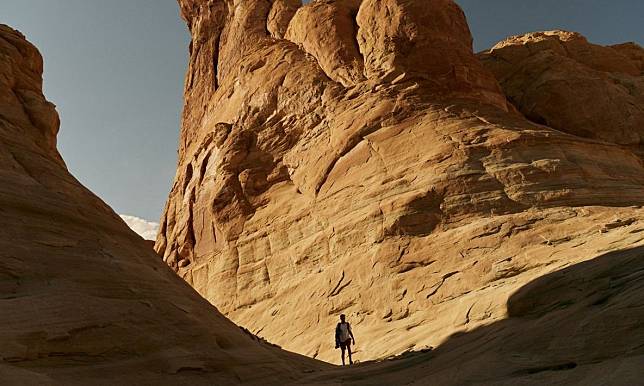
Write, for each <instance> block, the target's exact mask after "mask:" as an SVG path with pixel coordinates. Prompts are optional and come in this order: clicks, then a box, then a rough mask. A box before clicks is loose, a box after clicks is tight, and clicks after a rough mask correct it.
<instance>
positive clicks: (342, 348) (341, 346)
mask: <svg viewBox="0 0 644 386" xmlns="http://www.w3.org/2000/svg"><path fill="white" fill-rule="evenodd" d="M340 349H341V350H342V366H344V346H343V345H340Z"/></svg>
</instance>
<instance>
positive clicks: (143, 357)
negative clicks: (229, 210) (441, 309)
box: [0, 25, 320, 385]
mask: <svg viewBox="0 0 644 386" xmlns="http://www.w3.org/2000/svg"><path fill="white" fill-rule="evenodd" d="M41 75H42V59H41V57H40V54H39V53H38V51H37V50H36V48H35V47H34V46H32V45H31V44H30V43H28V42H27V41H26V40H25V38H24V36H22V35H21V34H20V33H19V32H17V31H14V30H13V29H11V28H9V27H7V26H4V25H0V101H1V102H0V326H1V327H0V383H1V384H3V385H32V384H33V385H35V384H37V385H49V384H56V385H59V384H65V385H72V384H79V385H88V384H213V383H218V384H231V383H240V382H255V383H257V382H268V383H274V384H278V383H284V382H288V381H289V380H295V379H298V378H299V377H300V376H301V374H302V370H304V369H314V368H318V367H319V366H320V365H319V364H314V363H312V361H305V362H303V360H304V358H301V357H295V356H293V355H290V354H288V353H285V352H283V351H281V350H277V349H276V348H273V347H269V346H268V345H260V344H259V343H258V342H257V341H256V340H255V339H253V337H251V336H249V335H248V334H245V333H243V332H242V331H241V330H240V329H239V328H238V327H237V326H235V325H234V324H232V323H231V322H230V321H228V320H226V318H224V317H223V316H222V315H221V314H220V313H219V312H218V311H217V310H216V309H215V308H214V307H212V306H210V305H209V304H208V303H207V302H206V301H204V300H203V299H201V298H200V297H199V295H198V294H196V293H195V292H194V290H192V289H191V288H189V287H188V286H187V285H186V284H185V283H184V282H183V281H182V280H181V279H180V278H178V277H177V276H176V275H175V274H174V272H172V271H171V270H169V269H168V268H167V266H165V265H164V264H163V263H162V262H161V260H160V258H159V256H157V255H156V253H154V251H153V250H152V249H151V248H150V246H149V245H148V244H146V242H145V241H144V240H143V239H141V238H140V237H139V236H137V235H136V234H135V233H134V232H132V231H131V230H130V229H129V228H128V227H127V225H126V224H125V223H124V222H123V221H122V220H121V219H120V218H119V216H118V215H116V214H115V213H114V212H113V211H112V210H111V209H110V208H109V207H108V206H107V205H105V204H104V203H103V202H102V201H101V200H99V199H98V198H97V197H96V196H94V195H93V194H92V193H91V192H90V191H88V190H87V189H85V188H84V187H83V186H81V185H80V184H79V183H78V181H77V180H76V179H74V178H73V177H72V176H71V175H70V174H69V173H68V171H67V170H66V168H65V165H64V164H63V162H62V160H61V158H60V155H59V154H58V152H57V150H56V148H55V139H56V133H57V131H58V115H57V114H56V111H55V109H54V106H53V105H52V104H51V103H49V102H47V101H46V100H45V98H44V97H43V95H42V90H41V86H42V78H41ZM289 361H293V363H289Z"/></svg>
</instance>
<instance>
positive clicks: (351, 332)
mask: <svg viewBox="0 0 644 386" xmlns="http://www.w3.org/2000/svg"><path fill="white" fill-rule="evenodd" d="M347 329H348V330H349V335H351V340H353V344H356V338H354V337H353V331H351V325H350V324H349V323H347Z"/></svg>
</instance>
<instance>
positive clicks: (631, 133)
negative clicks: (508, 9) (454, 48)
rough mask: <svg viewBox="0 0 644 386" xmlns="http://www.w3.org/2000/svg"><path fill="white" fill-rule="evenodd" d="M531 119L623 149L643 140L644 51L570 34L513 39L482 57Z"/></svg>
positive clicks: (551, 33)
mask: <svg viewBox="0 0 644 386" xmlns="http://www.w3.org/2000/svg"><path fill="white" fill-rule="evenodd" d="M480 57H481V59H482V60H483V63H484V64H485V65H486V66H487V67H488V68H489V69H490V70H491V71H492V72H493V73H494V74H495V75H496V77H497V79H499V82H500V84H501V86H502V87H503V90H504V91H505V93H506V94H507V96H508V98H509V99H510V101H511V102H512V103H513V104H514V105H515V106H516V107H517V108H518V109H519V110H520V111H521V112H522V113H523V114H525V116H526V117H528V118H530V119H531V120H533V121H535V122H538V123H542V124H545V125H548V126H550V127H553V128H555V129H558V130H561V131H564V132H567V133H571V134H574V135H577V136H581V137H586V138H593V139H598V140H602V141H607V142H613V143H618V144H622V145H641V144H642V141H643V139H644V66H643V63H644V60H643V59H644V50H643V49H642V48H641V47H639V46H637V45H636V44H632V43H631V44H623V45H618V46H613V47H602V46H598V45H595V44H591V43H589V42H588V41H587V40H586V39H585V38H584V37H583V36H581V35H579V34H577V33H572V32H565V31H551V32H536V33H531V34H527V35H523V36H515V37H511V38H509V39H507V40H504V41H503V42H501V43H499V44H497V45H496V46H495V47H494V48H492V49H491V50H489V51H487V52H485V53H483V54H481V55H480Z"/></svg>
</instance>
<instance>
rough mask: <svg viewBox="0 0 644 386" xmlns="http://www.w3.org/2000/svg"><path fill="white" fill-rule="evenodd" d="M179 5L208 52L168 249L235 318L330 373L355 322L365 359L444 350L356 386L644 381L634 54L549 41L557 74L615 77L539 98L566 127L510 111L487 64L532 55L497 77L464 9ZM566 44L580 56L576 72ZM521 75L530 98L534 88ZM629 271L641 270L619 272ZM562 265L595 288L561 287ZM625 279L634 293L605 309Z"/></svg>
mask: <svg viewBox="0 0 644 386" xmlns="http://www.w3.org/2000/svg"><path fill="white" fill-rule="evenodd" d="M179 4H180V7H181V11H182V15H183V17H184V18H185V19H186V21H187V23H188V26H189V28H190V31H191V33H192V43H191V50H190V64H189V69H188V72H187V75H186V85H185V95H186V100H185V105H184V111H183V121H182V128H181V143H180V147H179V156H180V160H179V165H178V169H177V174H176V177H175V181H174V185H173V188H172V191H171V193H170V197H169V199H168V202H167V205H166V208H165V212H164V214H163V217H162V221H161V228H160V233H159V236H158V238H157V242H156V250H157V251H158V252H159V253H160V254H162V255H163V256H164V260H165V261H166V263H167V264H168V265H169V266H171V267H172V268H173V269H174V270H176V271H177V272H178V274H179V275H180V276H181V277H183V278H184V279H185V280H186V281H187V282H188V283H190V284H191V285H192V286H193V287H194V288H195V289H197V290H198V291H199V293H201V294H202V295H203V296H204V297H205V298H206V299H208V300H210V301H211V302H212V303H213V304H214V305H216V306H217V307H218V308H219V309H220V310H221V311H222V312H223V313H224V314H225V315H227V316H228V317H230V318H231V319H232V320H233V321H234V322H236V323H238V324H240V325H241V326H244V327H246V328H248V329H249V330H251V331H252V332H253V333H256V334H258V335H259V336H262V337H264V338H266V339H267V340H269V341H271V342H273V343H276V344H278V345H280V346H282V347H284V348H285V349H288V350H292V351H295V352H298V353H301V354H305V355H308V356H312V357H314V358H317V359H321V360H324V361H331V362H334V363H338V361H339V357H338V352H337V351H336V350H334V349H333V327H334V326H335V323H336V320H337V316H338V314H340V313H345V314H347V316H348V318H349V320H350V321H351V322H352V323H353V326H354V330H355V331H356V334H357V340H358V344H357V346H356V350H357V353H356V358H357V359H358V360H360V361H365V360H373V359H382V358H387V357H390V356H392V355H397V354H401V353H404V352H407V351H410V350H412V351H413V350H423V349H426V348H428V347H429V346H433V347H436V346H438V345H440V344H442V346H440V347H439V348H438V349H437V351H435V352H434V353H432V354H427V355H428V356H423V355H421V354H418V356H413V355H412V356H411V359H408V360H407V359H402V360H401V361H400V362H385V363H384V364H381V366H383V368H386V369H388V370H382V369H381V370H377V369H374V367H373V366H371V367H369V366H366V367H364V368H363V367H360V372H356V373H355V374H354V375H353V376H349V378H342V379H345V380H346V381H347V382H349V381H351V382H353V381H355V382H358V383H359V382H362V381H364V382H366V383H365V384H368V383H369V382H375V381H373V379H372V378H369V379H370V380H368V379H367V378H360V377H367V374H371V375H372V376H373V375H374V374H378V376H382V377H385V378H386V377H387V376H391V377H397V376H398V377H401V378H399V379H400V380H402V379H403V378H404V377H405V376H406V377H408V379H410V380H411V381H414V380H415V381H418V382H419V384H423V382H427V381H428V380H429V378H423V377H425V376H426V374H434V375H435V376H436V377H437V379H441V380H442V381H443V383H441V384H449V383H450V382H453V383H455V384H462V382H466V381H467V382H475V381H476V380H477V379H478V382H480V383H483V384H495V382H499V383H503V382H511V381H510V380H511V379H518V378H521V379H525V381H526V382H530V381H531V380H535V379H536V380H539V379H541V380H542V381H543V380H544V379H549V380H551V381H553V382H555V381H557V382H564V380H565V379H566V378H565V377H576V378H575V379H580V380H585V381H586V382H587V383H593V382H596V383H597V384H601V382H602V380H603V381H611V380H612V381H615V380H626V379H630V378H628V377H629V376H633V374H634V373H636V370H635V369H636V367H633V366H635V365H634V364H635V363H636V360H635V359H632V358H635V357H637V356H639V358H641V356H642V354H643V350H644V349H643V347H644V346H642V343H644V342H643V341H642V328H641V327H639V326H638V324H637V322H636V320H637V317H641V316H642V312H643V311H642V310H643V309H642V307H641V306H640V305H641V304H642V300H643V299H642V295H640V294H638V293H637V291H635V290H634V288H636V287H638V286H641V271H640V270H641V264H642V263H641V256H642V250H641V248H638V246H641V245H642V244H643V237H644V235H643V234H642V218H643V217H642V216H643V215H644V212H643V211H642V209H641V205H642V204H643V203H644V189H643V188H644V163H643V161H642V157H641V154H642V151H641V150H642V148H641V141H640V138H641V129H642V127H644V126H642V125H639V124H636V123H634V122H635V121H636V120H637V119H639V118H637V114H636V113H637V111H640V110H641V108H642V102H641V100H640V99H637V98H639V97H638V95H639V94H638V93H639V91H637V90H639V89H638V88H637V87H634V88H633V90H634V91H633V92H632V95H631V94H629V93H627V92H624V91H623V90H622V89H619V90H618V91H615V92H618V93H622V94H623V95H622V94H620V95H622V97H623V98H624V99H623V101H624V102H620V101H614V100H613V99H611V97H610V93H612V92H613V88H615V87H622V88H623V86H620V85H617V84H616V82H626V83H628V82H631V83H632V84H636V83H637V82H639V80H638V79H639V78H638V76H639V75H638V74H641V65H642V60H641V58H642V56H641V52H640V49H639V48H638V47H636V46H634V45H624V46H618V47H617V48H599V47H598V46H591V45H590V44H589V43H587V42H585V40H583V39H582V38H580V37H578V35H574V34H570V35H565V34H559V33H555V34H551V33H544V34H543V36H545V37H547V38H544V39H545V40H547V41H550V40H553V41H552V42H550V43H548V44H551V45H553V46H555V47H559V48H558V51H557V52H555V53H553V54H552V55H561V59H560V60H559V59H558V60H555V61H548V60H545V62H544V66H545V67H544V70H546V73H547V72H548V71H553V72H555V73H556V74H557V75H556V76H558V77H559V78H567V77H568V78H571V79H576V78H580V79H581V80H580V82H581V83H580V84H586V83H584V82H585V81H586V79H587V78H589V77H590V76H591V75H590V74H591V72H592V74H595V75H596V74H600V73H601V74H603V75H601V77H600V76H598V75H597V79H595V80H596V81H597V83H592V82H591V84H589V85H588V86H587V87H586V88H584V89H577V88H575V87H571V88H570V89H566V90H565V93H564V94H562V96H561V102H557V103H555V102H554V101H548V100H547V98H546V97H544V94H540V93H539V91H538V90H537V91H535V94H534V100H533V101H531V102H530V103H531V104H530V105H529V106H536V107H534V109H532V110H530V111H551V110H552V111H553V114H554V115H553V116H555V117H557V119H558V120H556V122H555V121H554V120H553V121H550V120H549V119H550V118H547V119H546V118H544V119H538V117H535V116H533V115H532V114H530V113H529V112H528V111H527V110H526V109H525V106H524V105H523V104H521V103H518V102H517V100H515V98H514V97H513V94H512V90H514V89H510V88H508V82H506V81H505V80H504V79H505V78H504V77H503V76H504V75H503V71H505V69H506V67H507V66H511V65H512V62H510V64H508V63H505V62H503V63H497V61H498V62H501V59H498V60H497V59H496V56H495V55H497V56H498V55H501V53H502V52H505V51H504V50H505V49H507V50H508V52H509V53H508V55H509V56H510V57H512V55H513V54H512V52H513V51H512V50H514V49H515V48H513V47H514V45H521V44H524V45H525V47H527V48H525V47H524V48H520V47H519V48H516V50H519V51H520V50H523V51H529V50H531V48H530V47H531V46H530V45H531V44H532V43H531V42H532V40H534V39H537V38H534V39H533V38H517V39H515V40H516V41H517V42H515V40H512V39H511V40H510V42H511V43H505V44H501V45H500V46H497V47H496V48H495V49H494V50H492V51H491V53H489V54H486V55H484V56H483V63H485V66H484V65H483V64H482V63H481V61H480V60H479V59H478V58H477V56H476V55H474V53H473V52H472V45H471V42H472V38H471V35H470V32H469V29H468V26H467V22H466V19H465V16H464V15H463V13H462V11H461V10H460V9H459V8H458V7H457V6H456V5H455V4H454V3H453V2H452V1H448V0H430V1H422V2H420V1H418V2H416V1H404V0H364V1H331V0H325V1H321V0H320V1H313V2H311V3H310V4H308V5H306V6H302V7H300V8H299V9H298V10H297V11H296V12H295V13H293V12H292V8H291V7H290V6H288V7H287V6H285V5H284V2H277V1H275V2H271V1H266V0H248V1H232V0H216V1H215V0H212V1H197V0H180V1H179ZM280 10H285V11H284V13H283V14H282V13H280V12H282V11H280ZM291 15H292V16H291ZM275 20H279V23H275ZM287 20H290V21H288V22H287ZM429 21H431V22H429ZM287 24H288V25H287ZM276 25H279V28H278V27H276ZM286 25H287V26H286ZM285 26H286V27H285ZM284 30H285V31H286V32H285V33H281V32H280V33H276V32H274V31H284ZM282 36H283V37H282ZM566 36H568V37H566ZM522 39H523V40H522ZM538 39H541V37H539V38H538ZM538 39H537V40H538ZM558 39H563V40H562V41H567V40H566V39H568V40H570V41H571V42H573V41H577V40H579V42H577V43H574V44H573V43H570V45H571V47H569V51H570V52H572V53H575V54H574V55H573V54H571V55H572V56H571V57H566V56H563V54H562V53H561V52H565V49H564V48H562V47H561V46H562V45H563V46H566V44H567V43H561V42H559V41H558ZM544 44H545V43H544ZM506 46H507V48H506ZM573 46H574V47H577V48H573ZM618 53H619V56H618V57H611V55H613V54H615V55H618ZM516 55H518V54H516ZM524 55H525V56H527V57H528V58H527V59H526V60H531V59H530V56H529V52H528V53H527V54H524ZM549 55H550V54H549ZM488 56H489V57H488ZM626 57H628V58H630V59H628V60H627V61H625V62H624V59H623V58H626ZM581 66H583V71H581V70H580V68H581ZM637 66H639V67H637ZM638 68H639V70H637V69H638ZM531 70H532V67H531V65H530V64H527V65H526V68H525V71H531ZM637 71H640V72H639V73H637ZM511 73H513V72H512V71H509V70H508V74H511ZM495 75H496V77H495ZM508 76H510V75H508ZM517 76H518V78H517V79H518V80H517V81H516V84H517V86H516V90H528V91H529V87H527V86H525V87H524V85H522V84H520V82H521V81H522V80H523V81H526V82H529V81H532V80H534V79H538V78H534V77H533V76H532V75H531V74H530V73H526V74H524V75H523V76H519V75H517ZM544 76H548V75H544ZM497 77H498V79H499V81H498V82H497ZM608 78H610V79H611V80H610V81H609V80H607V79H608ZM595 80H593V82H595ZM499 82H500V84H499ZM562 82H564V80H562ZM611 82H612V83H611ZM626 83H624V84H626ZM631 83H628V84H631ZM511 84H512V85H515V83H511ZM505 93H507V95H508V98H509V101H510V102H511V103H509V102H508V99H506V94H505ZM598 94H601V95H598ZM526 95H527V94H526ZM531 95H532V94H531ZM605 95H609V96H608V97H606V98H604V96H605ZM616 95H617V94H616ZM544 98H545V99H544ZM629 98H630V99H629ZM519 99H521V98H519ZM587 100H592V104H590V105H589V106H590V107H589V108H588V111H591V112H592V113H593V114H595V116H596V114H599V113H600V112H606V114H605V116H603V117H602V121H601V125H599V124H598V122H596V121H595V118H593V117H590V118H589V117H587V116H586V115H584V112H585V111H586V110H584V109H583V106H584V103H586V101H587ZM563 102H566V103H563ZM626 102H628V103H626ZM515 105H516V108H515ZM573 105H580V106H582V109H581V110H580V109H577V110H575V109H573V108H571V107H570V106H573ZM614 106H617V107H618V108H619V109H621V110H617V111H606V110H607V109H608V110H610V109H611V108H612V107H614ZM557 108H560V110H557ZM522 113H523V114H522ZM524 114H525V116H524ZM575 114H577V115H575ZM526 116H528V118H530V119H527V118H526ZM535 122H540V123H548V124H549V125H550V126H547V125H543V124H539V123H535ZM557 122H561V124H559V123H557ZM586 123H588V125H586ZM611 252H614V254H611ZM614 256H617V257H616V258H614V259H613V261H614V262H615V267H613V266H612V265H611V259H612V258H613V257H614ZM624 259H625V260H627V261H628V262H629V264H632V266H629V271H627V272H623V273H619V274H617V273H614V274H613V273H611V272H612V269H618V268H617V265H619V264H621V263H620V261H622V260H624ZM595 264H596V265H597V266H599V267H601V269H600V268H597V266H595ZM566 270H570V271H571V272H574V274H573V275H572V276H574V275H581V276H583V275H586V274H588V275H589V278H588V283H586V284H583V285H582V284H579V281H581V282H583V281H584V279H573V278H571V280H570V282H568V281H566V280H567V278H568V277H569V275H568V274H565V275H566V276H565V277H566V279H565V280H563V279H561V280H560V279H557V280H555V279H549V278H551V277H555V278H557V277H559V276H557V275H564V273H565V272H567V271H566ZM631 270H632V271H631ZM600 271H601V272H603V273H600ZM555 272H564V273H562V274H558V273H555ZM582 272H583V273H582ZM551 275H554V276H551ZM593 275H595V276H593ZM602 275H603V276H602ZM622 275H625V276H622ZM629 275H632V276H629ZM622 279H623V280H624V281H622ZM553 280H554V281H553ZM618 282H619V283H624V284H623V285H624V286H625V287H623V288H622V289H620V290H619V291H617V292H618V295H615V296H612V295H611V296H608V297H607V298H606V299H605V301H603V300H602V301H600V300H601V299H596V300H597V304H595V303H593V301H592V300H591V298H593V299H594V297H595V296H598V295H597V294H599V293H604V292H602V291H610V288H613V287H612V285H613V284H615V283H618ZM532 283H537V284H534V285H536V288H538V290H534V291H533V290H532V288H533V287H534V286H533V284H532ZM544 283H545V284H544ZM578 284H579V285H581V287H583V288H581V287H580V288H581V289H580V290H579V291H578V292H575V289H574V288H577V286H578ZM586 285H587V287H585V286H586ZM620 285H621V284H620ZM558 288H560V290H559V289H558ZM590 288H593V289H594V290H596V291H597V292H593V291H594V290H591V289H590ZM535 291H536V292H535ZM521 294H523V295H521ZM517 296H519V297H518V298H517ZM559 296H562V297H561V298H560V297H559ZM517 299H518V300H517ZM594 304H595V305H594ZM638 304H639V305H638ZM593 307H595V308H593ZM517 308H518V309H521V310H522V311H520V312H515V311H514V310H515V309H517ZM576 316H578V317H579V319H576ZM617 320H619V321H620V322H616V321H617ZM497 327H498V328H500V329H501V330H502V331H498V330H496V328H497ZM526 329H528V330H530V331H529V332H527V333H526V332H525V330H526ZM457 332H458V333H459V335H458V337H456V338H454V337H452V334H454V333H457ZM450 337H451V338H450ZM470 339H472V340H470ZM455 342H456V343H455ZM606 345H608V346H610V347H611V349H606V351H604V349H603V348H602V346H606ZM439 353H450V354H449V355H447V354H446V355H440V358H442V359H439ZM430 358H431V359H432V361H431V362H432V363H424V362H425V361H426V359H430ZM564 358H568V359H564ZM421 362H422V365H420V363H421ZM396 363H398V365H397V364H396ZM416 365H418V366H420V367H416ZM420 368H422V369H423V370H422V371H421V370H418V369H420ZM618 368H619V369H621V370H620V371H617V369H618ZM606 369H612V370H611V371H612V373H611V374H612V375H605V376H604V375H603V376H604V378H601V377H598V376H596V375H597V374H603V372H604V371H605V370H606ZM560 370H562V371H560ZM563 370H565V371H563ZM613 370H614V371H613ZM362 371H364V372H362ZM405 372H406V373H405ZM403 373H405V374H406V375H404V374H403ZM359 374H361V375H359ZM392 374H397V375H392ZM423 374H425V375H423ZM571 374H573V375H571ZM629 374H630V375H629ZM325 376H326V375H325ZM513 377H514V378H513ZM610 377H614V378H610ZM385 378H383V379H385ZM333 379H335V378H333ZM361 379H362V380H361ZM387 379H389V378H387ZM391 379H394V378H391ZM322 380H323V377H322V378H315V381H316V382H317V381H322ZM569 381H570V380H569ZM329 382H331V381H329ZM401 382H402V381H401ZM564 383H565V382H564ZM376 384H377V383H376ZM582 384H583V383H582Z"/></svg>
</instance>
